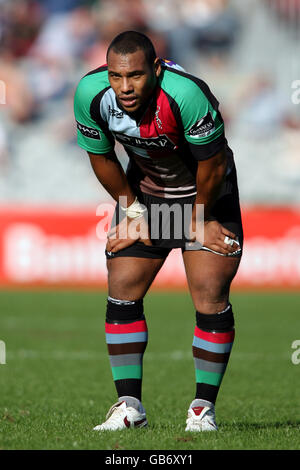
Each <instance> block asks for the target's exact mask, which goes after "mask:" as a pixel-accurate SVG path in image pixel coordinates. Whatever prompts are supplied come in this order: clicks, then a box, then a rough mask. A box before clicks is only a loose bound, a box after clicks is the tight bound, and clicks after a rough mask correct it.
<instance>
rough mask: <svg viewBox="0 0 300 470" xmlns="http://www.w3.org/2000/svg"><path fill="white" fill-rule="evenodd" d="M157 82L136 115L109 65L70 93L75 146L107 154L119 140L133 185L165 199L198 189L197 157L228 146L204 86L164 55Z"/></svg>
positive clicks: (212, 98)
mask: <svg viewBox="0 0 300 470" xmlns="http://www.w3.org/2000/svg"><path fill="white" fill-rule="evenodd" d="M161 65H162V71H161V74H160V76H159V78H158V83H157V87H156V89H155V91H154V93H153V95H152V99H151V100H150V101H149V103H148V104H147V106H146V107H145V109H144V112H143V114H142V116H141V118H140V119H139V120H137V119H135V118H134V117H133V116H132V115H130V114H129V113H127V112H126V111H124V109H123V108H122V107H121V106H120V105H119V103H118V101H117V99H116V95H115V93H114V91H113V89H112V88H111V86H110V84H109V80H108V71H107V66H101V67H99V68H97V69H96V70H93V71H91V72H90V73H88V74H87V75H85V76H84V77H83V78H82V79H81V80H80V82H79V84H78V86H77V89H76V92H75V98H74V114H75V119H76V123H77V141H78V145H79V146H80V147H82V148H83V149H84V150H86V151H88V152H91V153H94V154H105V153H107V152H110V151H112V150H113V149H114V145H115V141H118V142H120V143H121V144H122V145H123V146H124V148H125V150H126V152H127V154H128V156H129V165H128V169H127V177H128V180H129V181H130V183H131V185H132V186H133V188H136V189H137V190H141V191H142V192H144V193H147V194H151V195H152V196H159V197H164V198H175V197H176V198H178V197H187V196H192V195H195V194H196V192H197V191H196V178H195V177H196V172H197V166H198V163H197V162H198V161H199V160H206V159H209V158H210V157H212V156H214V155H215V154H216V153H217V152H219V151H220V150H221V149H222V148H224V146H226V148H227V152H228V157H229V160H228V161H229V164H228V169H227V172H228V173H229V172H230V170H231V168H232V166H233V155H232V152H231V150H230V148H229V147H228V144H227V140H226V138H225V133H224V122H223V119H222V116H221V113H220V111H219V103H218V101H217V99H216V98H215V96H214V95H213V94H212V92H211V91H210V89H209V87H208V85H207V84H206V83H205V82H204V81H203V80H201V79H199V78H197V77H194V76H192V75H190V74H188V73H186V72H185V71H184V70H183V69H182V68H181V67H180V66H178V65H177V64H175V63H174V62H172V61H167V60H162V59H161Z"/></svg>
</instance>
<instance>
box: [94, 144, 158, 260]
mask: <svg viewBox="0 0 300 470" xmlns="http://www.w3.org/2000/svg"><path fill="white" fill-rule="evenodd" d="M88 155H89V158H90V162H91V165H92V168H93V170H94V173H95V175H96V177H97V179H98V180H99V182H100V183H101V184H102V186H103V187H104V188H105V189H106V191H107V192H108V193H109V194H110V196H111V197H112V198H113V199H114V200H115V201H117V202H119V201H122V207H125V208H128V207H131V208H132V207H133V204H136V203H135V200H136V195H135V194H134V192H133V190H132V188H131V187H130V185H129V183H128V180H127V177H126V174H125V172H124V170H123V168H122V166H121V164H120V162H119V161H118V159H117V156H116V154H115V152H114V151H113V150H112V151H110V152H108V153H106V154H101V155H99V154H93V153H91V152H88ZM107 239H108V241H107V245H106V249H107V251H110V252H112V253H115V252H117V251H119V250H122V249H123V248H126V247H128V246H130V245H132V244H133V243H135V242H136V241H138V240H140V241H142V242H143V243H145V244H147V245H151V242H150V239H149V234H148V226H147V223H146V221H145V219H144V217H143V216H141V217H139V218H138V219H131V218H130V217H125V218H124V219H123V220H122V221H121V222H120V223H119V224H118V225H117V226H115V227H112V228H111V230H110V231H109V232H108V235H107Z"/></svg>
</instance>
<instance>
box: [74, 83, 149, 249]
mask: <svg viewBox="0 0 300 470" xmlns="http://www.w3.org/2000/svg"><path fill="white" fill-rule="evenodd" d="M103 86H105V84H104V85H103ZM97 91H98V90H97ZM97 97H98V94H96V95H95V91H93V90H92V89H91V86H90V83H89V79H88V77H84V78H83V79H82V80H81V81H80V82H79V85H78V87H77V89H76V92H75V96H74V115H75V119H76V124H77V143H78V145H79V147H81V148H82V149H84V150H86V151H87V153H88V155H89V158H90V162H91V165H92V168H93V170H94V172H95V175H96V177H97V178H98V180H99V182H100V183H101V184H102V185H103V187H104V188H105V189H106V191H107V192H108V193H109V194H110V195H111V196H112V197H113V199H114V200H115V201H119V198H120V197H121V196H123V197H124V199H122V207H124V208H128V207H129V206H131V205H132V204H133V203H134V201H135V198H136V196H135V194H134V192H133V190H132V188H131V187H130V185H129V183H128V181H127V177H126V175H125V173H124V171H123V169H122V166H121V164H120V163H119V161H118V159H117V157H116V154H115V152H114V144H115V142H114V137H113V135H112V134H111V132H110V131H109V129H108V126H107V123H106V122H105V121H104V119H103V117H102V116H101V114H100V111H99V110H100V105H99V102H97ZM95 100H96V101H95ZM126 198H127V200H126ZM136 205H137V204H135V206H136ZM137 209H139V207H137ZM127 219H129V218H128V217H125V219H124V220H125V222H126V220H127ZM128 222H130V220H128ZM124 225H126V224H124V223H123V222H121V223H120V224H118V225H117V226H116V227H114V228H112V229H111V231H110V232H109V234H108V245H107V250H108V251H118V250H120V249H122V248H125V247H126V246H129V245H131V244H133V243H135V242H136V241H137V239H141V237H138V235H137V233H136V232H135V233H133V236H131V237H129V236H127V235H128V231H127V230H126V233H125V234H124V233H123V236H122V237H120V236H119V234H120V233H119V232H120V229H124ZM127 225H129V224H127ZM112 232H114V233H113V235H114V240H110V237H111V235H112ZM144 232H145V230H144ZM142 241H143V242H144V243H149V244H150V241H144V239H143V240H142Z"/></svg>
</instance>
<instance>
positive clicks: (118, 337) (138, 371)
mask: <svg viewBox="0 0 300 470" xmlns="http://www.w3.org/2000/svg"><path fill="white" fill-rule="evenodd" d="M105 333H106V343H107V347H108V353H109V359H110V365H111V369H112V375H113V379H114V382H115V386H116V390H117V393H118V397H122V396H131V397H135V398H137V399H138V400H141V395H142V377H143V355H144V352H145V349H146V346H147V341H148V330H147V324H146V320H145V317H144V313H143V299H140V300H136V301H127V300H118V299H113V298H111V297H108V301H107V311H106V322H105Z"/></svg>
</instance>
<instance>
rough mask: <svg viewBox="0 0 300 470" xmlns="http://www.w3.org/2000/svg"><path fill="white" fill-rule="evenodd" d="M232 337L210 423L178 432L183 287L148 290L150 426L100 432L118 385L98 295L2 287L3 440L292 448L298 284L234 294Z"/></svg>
mask: <svg viewBox="0 0 300 470" xmlns="http://www.w3.org/2000/svg"><path fill="white" fill-rule="evenodd" d="M231 301H232V303H233V306H234V312H235V320H236V340H235V343H234V347H233V351H232V356H231V360H230V363H229V366H228V369H227V372H226V374H225V377H224V380H223V383H222V386H221V390H220V393H219V397H218V401H217V406H216V411H217V422H218V425H219V432H218V433H202V434H196V435H195V434H191V433H185V431H184V425H185V419H186V411H187V408H188V405H189V403H190V401H191V400H192V399H193V398H194V391H195V385H194V366H193V359H192V353H191V344H192V338H193V330H194V322H195V319H194V309H193V306H192V303H191V300H190V297H189V295H188V294H187V293H183V292H176V293H174V292H172V293H167V292H158V291H153V292H151V293H149V294H148V296H147V298H146V299H145V313H146V317H147V323H148V328H149V344H148V348H147V351H146V354H145V359H144V387H143V403H144V406H145V408H146V410H147V416H148V421H149V427H148V428H147V429H142V430H138V429H136V430H128V431H127V430H126V431H125V432H115V433H104V434H99V433H95V432H93V431H92V430H91V429H92V427H93V426H94V425H96V424H99V422H101V421H102V420H103V418H104V417H105V414H106V412H107V410H108V409H109V407H110V406H111V404H112V403H114V402H115V401H116V394H115V389H114V385H113V382H112V377H111V370H110V366H109V361H108V357H107V353H106V344H105V341H104V318H105V305H106V294H105V293H101V292H95V291H77V292H75V291H35V292H29V291H21V292H19V291H18V292H15V291H9V292H6V291H1V292H0V311H1V314H0V339H1V340H3V341H5V343H6V351H7V356H6V362H7V363H6V364H5V365H0V449H102V450H104V449H106V450H111V449H119V450H122V449H126V450H132V449H139V450H140V449H148V450H157V449H160V450H165V449H166V450H172V449H174V450H175V449H176V450H196V449H280V450H283V449H299V448H300V414H299V383H300V381H299V379H300V364H299V365H294V364H293V363H292V361H291V355H292V352H293V350H292V349H291V344H292V342H293V341H294V340H296V339H300V329H299V310H300V308H299V307H300V294H297V293H238V292H235V293H233V294H232V298H231Z"/></svg>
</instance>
